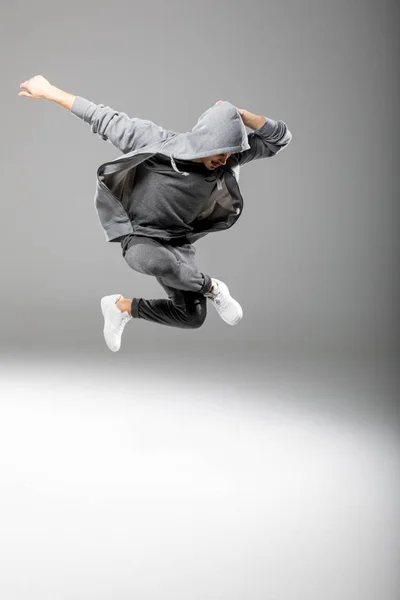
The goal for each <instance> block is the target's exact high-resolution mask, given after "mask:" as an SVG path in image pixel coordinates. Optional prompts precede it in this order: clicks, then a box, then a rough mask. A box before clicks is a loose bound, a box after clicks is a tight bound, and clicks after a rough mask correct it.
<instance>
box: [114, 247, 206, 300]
mask: <svg viewBox="0 0 400 600" xmlns="http://www.w3.org/2000/svg"><path fill="white" fill-rule="evenodd" d="M194 254H195V249H194V248H193V246H192V244H190V243H185V244H179V245H174V244H173V243H166V242H161V241H158V240H155V239H154V238H150V237H145V236H133V237H132V238H131V240H130V242H129V245H128V246H127V248H126V250H125V251H124V258H125V260H126V262H127V263H128V265H129V266H130V267H131V268H132V269H134V270H135V271H138V272H139V273H144V274H146V275H153V276H154V277H156V278H159V279H160V280H161V282H162V283H163V284H164V285H166V286H168V287H171V288H174V289H178V290H186V291H192V292H200V293H202V294H204V293H206V292H208V291H209V289H210V287H211V277H210V276H209V275H208V274H205V273H201V272H200V271H199V270H198V268H197V266H196V264H195V262H194Z"/></svg>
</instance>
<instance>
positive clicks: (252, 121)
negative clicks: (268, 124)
mask: <svg viewBox="0 0 400 600" xmlns="http://www.w3.org/2000/svg"><path fill="white" fill-rule="evenodd" d="M241 117H242V119H243V123H244V124H245V125H246V127H249V128H250V129H259V128H260V127H262V126H263V125H264V123H265V117H262V116H260V115H255V114H253V113H251V112H249V111H248V110H243V111H241Z"/></svg>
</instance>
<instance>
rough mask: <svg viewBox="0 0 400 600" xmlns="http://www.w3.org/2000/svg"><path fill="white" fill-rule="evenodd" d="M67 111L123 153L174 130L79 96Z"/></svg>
mask: <svg viewBox="0 0 400 600" xmlns="http://www.w3.org/2000/svg"><path fill="white" fill-rule="evenodd" d="M71 113H72V114H73V115H75V116H76V117H78V118H79V119H82V120H83V121H85V123H88V124H89V125H90V128H91V131H92V133H97V135H98V136H99V137H101V139H102V140H105V141H108V142H110V143H111V144H112V145H113V146H115V147H116V148H118V150H120V151H121V152H122V153H123V154H127V153H128V152H131V151H132V150H136V149H138V148H142V147H144V146H147V145H148V144H154V143H159V142H163V141H166V140H167V139H168V138H170V137H171V136H173V135H176V133H175V132H174V131H167V130H165V129H163V128H162V127H160V126H159V125H156V124H155V123H153V122H152V121H148V120H145V119H139V118H130V117H128V115H126V114H125V113H123V112H118V111H116V110H113V109H112V108H110V107H109V106H105V105H104V104H95V103H94V102H90V100H86V99H85V98H82V97H81V96H77V97H76V98H75V100H74V102H73V104H72V106H71Z"/></svg>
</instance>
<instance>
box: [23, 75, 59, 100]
mask: <svg viewBox="0 0 400 600" xmlns="http://www.w3.org/2000/svg"><path fill="white" fill-rule="evenodd" d="M19 87H20V88H21V90H22V91H21V92H19V94H18V96H26V97H27V98H47V96H48V93H49V92H50V89H51V87H52V85H51V83H50V82H49V81H47V79H45V78H44V77H43V75H35V76H34V77H31V79H28V80H27V81H24V82H23V83H21V85H20V86H19Z"/></svg>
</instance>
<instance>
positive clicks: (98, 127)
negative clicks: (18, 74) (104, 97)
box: [19, 75, 176, 154]
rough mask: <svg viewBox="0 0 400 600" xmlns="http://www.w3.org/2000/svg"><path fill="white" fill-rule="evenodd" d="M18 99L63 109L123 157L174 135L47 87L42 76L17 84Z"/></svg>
mask: <svg viewBox="0 0 400 600" xmlns="http://www.w3.org/2000/svg"><path fill="white" fill-rule="evenodd" d="M20 88H21V92H20V93H19V96H27V97H28V98H45V99H47V100H52V101H53V102H56V103H57V104H60V106H64V107H65V108H67V109H68V110H69V111H71V112H72V114H73V115H75V116H76V117H78V118H80V119H82V120H83V121H85V122H86V123H88V124H89V125H90V127H91V131H92V133H96V134H97V135H99V137H101V139H103V140H106V141H109V142H110V143H111V144H112V145H113V146H115V147H116V148H118V150H120V151H121V152H123V153H124V154H126V153H128V152H131V151H132V150H136V149H138V148H142V147H144V146H147V145H148V144H153V143H155V144H158V143H160V142H164V141H166V140H167V139H169V138H170V137H172V136H174V135H176V132H174V131H168V130H165V129H163V128H162V127H160V126H158V125H156V124H155V123H153V122H152V121H148V120H145V119H139V118H133V119H131V118H130V117H128V115H126V114H125V113H123V112H118V111H116V110H114V109H112V108H110V107H109V106H105V105H104V104H95V103H94V102H90V101H89V100H86V99H85V98H82V97H81V96H76V95H74V94H68V93H67V92H64V91H62V90H60V89H59V88H57V87H55V86H54V85H51V84H50V82H49V81H47V79H45V78H44V77H43V76H42V75H36V76H35V77H32V78H31V79H29V80H27V81H25V82H24V83H21V85H20Z"/></svg>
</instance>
